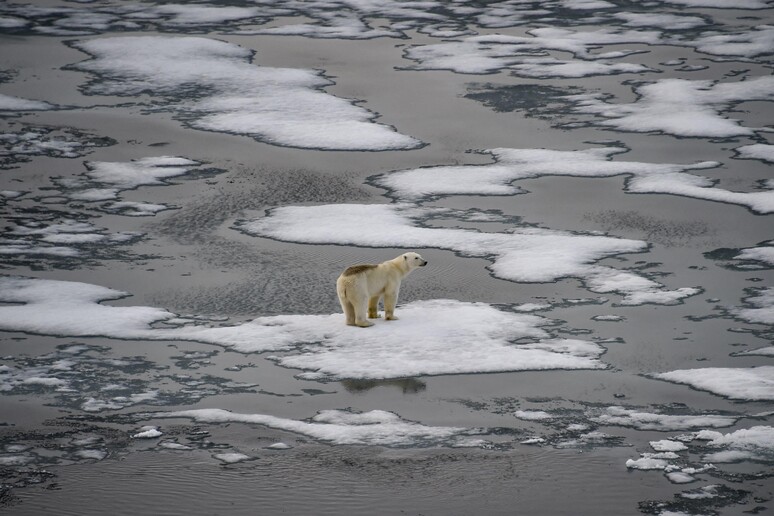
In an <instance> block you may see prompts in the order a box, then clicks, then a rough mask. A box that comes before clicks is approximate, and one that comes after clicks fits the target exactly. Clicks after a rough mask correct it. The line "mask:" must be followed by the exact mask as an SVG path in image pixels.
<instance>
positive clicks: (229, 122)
mask: <svg viewBox="0 0 774 516" xmlns="http://www.w3.org/2000/svg"><path fill="white" fill-rule="evenodd" d="M73 46H75V47H76V48H78V49H79V50H82V51H84V52H86V53H88V54H90V55H92V56H93V58H92V59H89V60H87V61H83V62H81V63H78V64H77V65H75V68H77V69H78V70H82V71H86V72H90V73H93V74H95V75H96V76H98V77H100V78H101V81H93V82H92V83H90V84H89V85H87V86H86V91H87V92H88V93H90V94H94V95H122V96H133V95H137V94H139V93H143V92H150V93H151V94H152V95H154V96H156V97H159V98H161V99H163V101H164V102H165V103H166V104H167V107H166V109H172V110H174V111H175V112H176V113H177V115H178V117H179V118H180V119H183V120H186V121H187V122H186V123H188V124H189V125H191V126H192V127H195V128H198V129H205V130H209V131H221V132H227V133H235V134H244V135H249V136H252V137H254V138H256V139H259V140H261V141H265V142H267V143H272V144H276V145H286V146H291V147H302V148H312V149H325V150H372V151H378V150H395V149H413V148H416V147H419V146H421V145H422V144H421V142H419V141H418V140H416V139H414V138H411V137H410V136H405V135H402V134H400V133H398V132H396V131H394V130H393V129H392V128H390V127H387V126H385V125H383V124H377V123H374V122H373V119H374V118H375V117H376V115H374V114H373V113H371V112H369V111H367V110H365V109H363V108H361V107H358V106H355V105H353V104H352V103H351V102H350V101H347V100H344V99H341V98H338V97H334V96H332V95H328V94H327V93H324V92H323V91H322V88H323V87H325V86H329V85H330V84H331V82H330V81H329V80H328V79H325V78H324V77H322V75H321V74H320V73H319V72H315V71H312V70H302V69H291V68H272V67H265V66H257V65H255V64H252V63H251V60H252V52H250V51H249V50H247V49H245V48H242V47H239V46H237V45H234V44H231V43H225V42H223V41H217V40H214V39H208V38H197V37H185V38H170V37H164V36H138V37H118V38H110V39H92V40H87V41H79V42H76V43H73ZM181 95H182V96H181Z"/></svg>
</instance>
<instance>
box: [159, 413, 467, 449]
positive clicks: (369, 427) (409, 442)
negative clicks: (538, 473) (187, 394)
mask: <svg viewBox="0 0 774 516" xmlns="http://www.w3.org/2000/svg"><path fill="white" fill-rule="evenodd" d="M152 417H154V418H190V419H193V420H194V421H196V422H199V423H213V424H218V423H245V424H253V425H260V426H265V427H269V428H275V429H277V430H284V431H287V432H293V433H296V434H301V435H305V436H307V437H310V438H312V439H316V440H318V441H323V442H327V443H331V444H339V445H342V444H349V445H366V446H397V447H401V446H480V445H481V441H480V440H478V439H470V437H468V436H470V435H474V434H476V433H480V431H477V430H470V429H465V428H457V427H440V426H425V425H422V424H420V423H415V422H412V421H406V420H404V419H402V418H400V416H398V415H397V414H394V413H392V412H386V411H383V410H372V411H370V412H362V413H355V412H348V411H343V410H323V411H321V412H319V413H317V415H315V416H314V417H313V418H311V420H309V421H297V420H294V419H286V418H281V417H276V416H270V415H265V414H239V413H236V412H229V411H227V410H222V409H198V410H183V411H178V412H160V413H154V414H152Z"/></svg>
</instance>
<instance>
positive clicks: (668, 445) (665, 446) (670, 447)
mask: <svg viewBox="0 0 774 516" xmlns="http://www.w3.org/2000/svg"><path fill="white" fill-rule="evenodd" d="M650 447H651V448H653V449H654V450H656V451H657V452H678V451H683V450H687V449H688V447H687V446H686V445H685V444H684V443H681V442H680V441H670V440H669V439H662V440H660V441H650Z"/></svg>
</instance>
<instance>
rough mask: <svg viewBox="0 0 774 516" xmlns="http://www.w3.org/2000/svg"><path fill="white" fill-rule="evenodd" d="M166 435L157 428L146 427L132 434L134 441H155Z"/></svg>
mask: <svg viewBox="0 0 774 516" xmlns="http://www.w3.org/2000/svg"><path fill="white" fill-rule="evenodd" d="M162 435H164V434H163V433H162V432H161V431H160V430H159V429H158V427H156V426H144V427H142V428H140V431H139V432H137V433H136V434H132V438H133V439H155V438H156V437H161V436H162Z"/></svg>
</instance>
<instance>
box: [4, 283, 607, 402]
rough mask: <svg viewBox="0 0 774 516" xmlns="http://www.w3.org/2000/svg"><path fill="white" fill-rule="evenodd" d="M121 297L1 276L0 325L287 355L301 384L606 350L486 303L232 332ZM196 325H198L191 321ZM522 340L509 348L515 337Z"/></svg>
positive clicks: (250, 326)
mask: <svg viewBox="0 0 774 516" xmlns="http://www.w3.org/2000/svg"><path fill="white" fill-rule="evenodd" d="M126 295H127V294H126V293H124V292H119V291H116V290H111V289H108V288H104V287H99V286H96V285H89V284H86V283H77V282H65V281H55V280H37V279H28V278H10V277H4V278H0V301H2V302H8V303H23V304H17V305H0V328H2V329H5V330H8V331H24V332H29V333H40V334H47V335H62V336H104V337H111V338H117V339H143V340H192V341H199V342H206V343H212V344H218V345H221V346H225V347H231V348H234V349H236V350H238V351H243V352H262V351H272V350H275V351H276V350H284V351H290V353H288V354H285V355H283V356H282V357H277V358H275V360H276V361H277V362H278V363H279V364H280V365H283V366H286V367H293V368H300V369H305V370H309V371H313V372H309V373H305V374H304V375H303V376H304V377H308V378H316V379H319V378H341V377H343V378H391V377H406V376H413V375H426V374H432V375H440V374H459V373H479V372H495V371H523V370H544V369H602V368H605V367H606V365H605V364H604V363H603V362H601V361H600V360H599V358H600V356H601V355H602V354H603V353H604V352H605V349H604V348H603V347H601V346H599V345H598V344H595V343H593V342H588V341H583V340H576V339H556V338H551V337H550V335H549V334H548V333H547V332H546V331H545V330H543V329H542V328H541V327H542V326H544V325H546V324H548V323H549V321H548V320H546V319H544V318H542V317H539V316H536V315H531V314H519V313H513V312H507V311H502V310H499V309H497V308H495V307H494V306H492V305H489V304H486V303H466V302H462V301H455V300H432V301H418V302H414V303H410V304H407V305H404V306H400V307H399V308H398V315H399V317H400V318H401V319H400V320H399V321H384V320H377V324H376V325H375V326H374V327H372V328H369V329H368V331H364V330H363V329H361V328H355V327H350V326H346V325H345V324H344V320H343V317H344V316H343V314H333V315H284V316H272V317H260V318H257V319H255V320H253V321H250V322H246V323H243V324H240V325H236V326H222V327H209V326H207V325H183V326H179V327H172V328H154V327H151V325H152V324H153V323H155V322H160V321H170V320H172V319H175V318H177V317H178V316H177V315H175V314H173V313H171V312H167V311H165V310H163V309H160V308H152V307H142V306H110V305H106V304H103V303H102V302H103V301H107V300H113V299H119V298H122V297H125V296H126ZM191 322H195V321H193V320H192V321H191ZM525 338H527V339H529V342H528V343H521V344H518V345H514V344H512V342H513V341H515V340H517V339H525ZM141 401H143V400H139V399H138V400H135V399H133V398H132V399H119V398H114V399H112V400H108V401H100V400H93V399H92V400H88V401H87V403H86V404H84V409H85V410H101V409H102V408H121V407H122V406H126V405H127V404H134V403H139V402H141Z"/></svg>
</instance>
